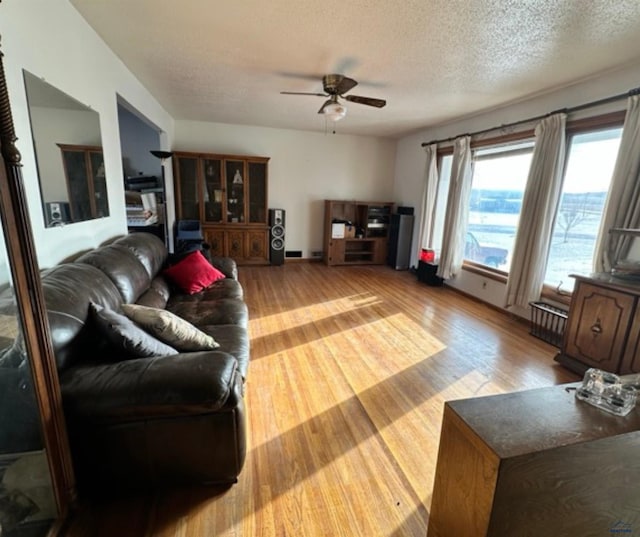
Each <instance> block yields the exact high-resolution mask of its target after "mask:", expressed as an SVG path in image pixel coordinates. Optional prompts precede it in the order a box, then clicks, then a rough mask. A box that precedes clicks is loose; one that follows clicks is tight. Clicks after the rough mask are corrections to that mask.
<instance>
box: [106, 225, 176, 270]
mask: <svg viewBox="0 0 640 537" xmlns="http://www.w3.org/2000/svg"><path fill="white" fill-rule="evenodd" d="M114 244H117V245H119V246H124V247H126V248H128V249H129V250H130V251H131V252H132V253H133V255H135V256H136V257H137V258H138V261H140V263H142V265H143V266H144V268H145V269H146V271H147V273H148V274H149V277H151V278H153V277H154V276H155V275H156V274H158V272H160V270H161V269H162V267H163V266H164V264H165V263H166V261H167V249H166V247H165V245H164V242H162V240H161V239H160V238H159V237H156V236H155V235H153V234H151V233H130V234H129V235H125V236H124V237H120V238H119V239H117V240H116V241H115V242H114Z"/></svg>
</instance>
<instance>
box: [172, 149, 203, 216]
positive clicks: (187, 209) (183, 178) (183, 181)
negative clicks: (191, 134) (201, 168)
mask: <svg viewBox="0 0 640 537" xmlns="http://www.w3.org/2000/svg"><path fill="white" fill-rule="evenodd" d="M176 160H177V162H178V181H179V184H180V188H179V190H178V196H179V200H178V201H179V203H178V212H179V214H178V218H180V219H181V220H200V210H199V206H198V200H199V195H198V159H197V158H195V157H194V158H190V157H179V158H177V159H176Z"/></svg>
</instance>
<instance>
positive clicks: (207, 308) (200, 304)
mask: <svg viewBox="0 0 640 537" xmlns="http://www.w3.org/2000/svg"><path fill="white" fill-rule="evenodd" d="M183 298H184V299H185V300H183ZM194 298H195V300H194ZM167 309H168V310H169V311H170V312H172V313H175V314H176V315H177V316H178V317H182V318H183V319H186V320H187V321H189V322H190V323H191V324H195V325H196V326H198V327H200V326H203V325H207V324H233V325H236V326H242V327H244V328H246V327H247V326H248V324H249V310H248V309H247V305H246V304H245V302H243V301H242V300H238V299H236V298H222V299H220V300H206V299H205V298H204V293H198V294H196V295H193V296H192V297H186V296H185V295H173V296H172V297H171V298H170V299H169V302H167Z"/></svg>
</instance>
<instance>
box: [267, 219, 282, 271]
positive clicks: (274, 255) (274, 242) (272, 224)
mask: <svg viewBox="0 0 640 537" xmlns="http://www.w3.org/2000/svg"><path fill="white" fill-rule="evenodd" d="M284 232H285V227H284V209H269V260H270V261H271V264H272V265H282V264H284Z"/></svg>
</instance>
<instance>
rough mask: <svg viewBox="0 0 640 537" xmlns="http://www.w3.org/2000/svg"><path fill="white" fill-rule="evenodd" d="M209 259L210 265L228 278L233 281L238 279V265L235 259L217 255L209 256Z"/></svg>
mask: <svg viewBox="0 0 640 537" xmlns="http://www.w3.org/2000/svg"><path fill="white" fill-rule="evenodd" d="M208 259H209V263H211V264H212V265H213V266H214V267H215V268H217V269H218V270H219V271H220V272H222V274H224V275H225V276H226V277H227V278H231V279H232V280H237V279H238V265H237V264H236V262H235V260H234V259H231V258H230V257H222V256H216V255H213V256H208Z"/></svg>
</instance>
